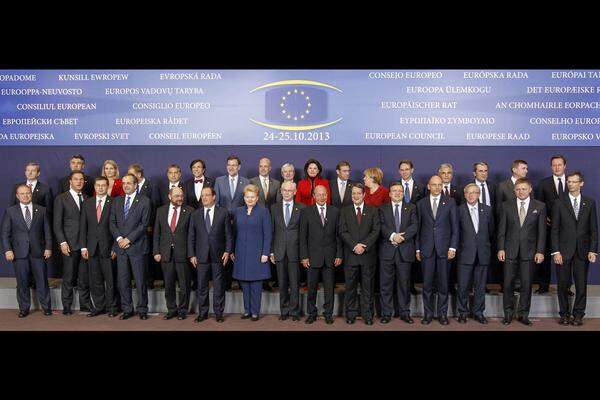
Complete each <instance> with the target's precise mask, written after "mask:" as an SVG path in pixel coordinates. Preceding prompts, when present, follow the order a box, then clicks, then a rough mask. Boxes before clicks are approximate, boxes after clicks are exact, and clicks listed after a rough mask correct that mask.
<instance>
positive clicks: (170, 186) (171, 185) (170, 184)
mask: <svg viewBox="0 0 600 400" xmlns="http://www.w3.org/2000/svg"><path fill="white" fill-rule="evenodd" d="M173 185H175V186H179V181H177V182H175V183H171V182H169V189H170V188H172V187H173Z"/></svg>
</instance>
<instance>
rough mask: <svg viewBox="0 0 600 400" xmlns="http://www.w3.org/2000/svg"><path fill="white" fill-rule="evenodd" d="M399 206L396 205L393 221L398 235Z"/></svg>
mask: <svg viewBox="0 0 600 400" xmlns="http://www.w3.org/2000/svg"><path fill="white" fill-rule="evenodd" d="M399 207H400V204H396V209H395V211H394V221H395V222H396V233H400V209H399Z"/></svg>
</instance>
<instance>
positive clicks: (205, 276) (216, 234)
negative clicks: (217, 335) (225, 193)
mask: <svg viewBox="0 0 600 400" xmlns="http://www.w3.org/2000/svg"><path fill="white" fill-rule="evenodd" d="M201 199H202V207H200V208H198V209H197V210H196V211H195V212H194V214H193V215H192V218H191V219H190V227H189V233H188V246H187V248H188V257H189V259H190V262H191V263H192V265H193V266H194V268H195V269H196V273H197V274H198V289H197V292H196V293H197V296H196V297H197V298H198V317H197V318H196V322H201V321H204V320H206V319H208V310H209V300H208V294H209V293H208V282H209V281H210V277H211V276H212V281H213V311H214V313H215V318H216V320H217V322H223V321H224V318H223V312H224V311H225V268H226V267H227V262H228V261H229V255H230V254H231V252H232V251H233V230H232V226H231V222H230V219H229V212H228V211H227V209H226V208H222V207H218V206H217V205H216V201H217V196H216V192H215V189H214V188H213V187H212V186H207V187H205V188H203V189H202V197H201Z"/></svg>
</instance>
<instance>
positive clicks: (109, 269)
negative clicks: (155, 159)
mask: <svg viewBox="0 0 600 400" xmlns="http://www.w3.org/2000/svg"><path fill="white" fill-rule="evenodd" d="M94 190H95V192H96V196H94V197H90V198H89V199H87V200H85V201H84V202H83V210H82V212H81V257H82V258H83V259H84V260H87V262H88V266H89V274H90V292H91V295H92V312H91V313H89V314H88V317H95V316H98V315H101V314H105V313H108V316H109V317H116V316H117V315H118V313H117V298H116V297H115V292H116V288H115V284H116V279H115V274H114V269H113V263H112V261H113V260H115V259H116V258H117V254H116V253H115V252H114V251H113V246H114V240H113V237H112V235H111V234H110V209H111V207H112V203H113V199H112V198H111V197H110V196H108V179H107V178H105V177H103V176H100V177H98V178H96V179H95V180H94Z"/></svg>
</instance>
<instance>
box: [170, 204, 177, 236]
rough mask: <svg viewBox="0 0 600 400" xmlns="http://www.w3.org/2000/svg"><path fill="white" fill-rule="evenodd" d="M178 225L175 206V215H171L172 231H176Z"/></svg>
mask: <svg viewBox="0 0 600 400" xmlns="http://www.w3.org/2000/svg"><path fill="white" fill-rule="evenodd" d="M176 227H177V207H174V208H173V216H172V217H171V232H175V228H176Z"/></svg>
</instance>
